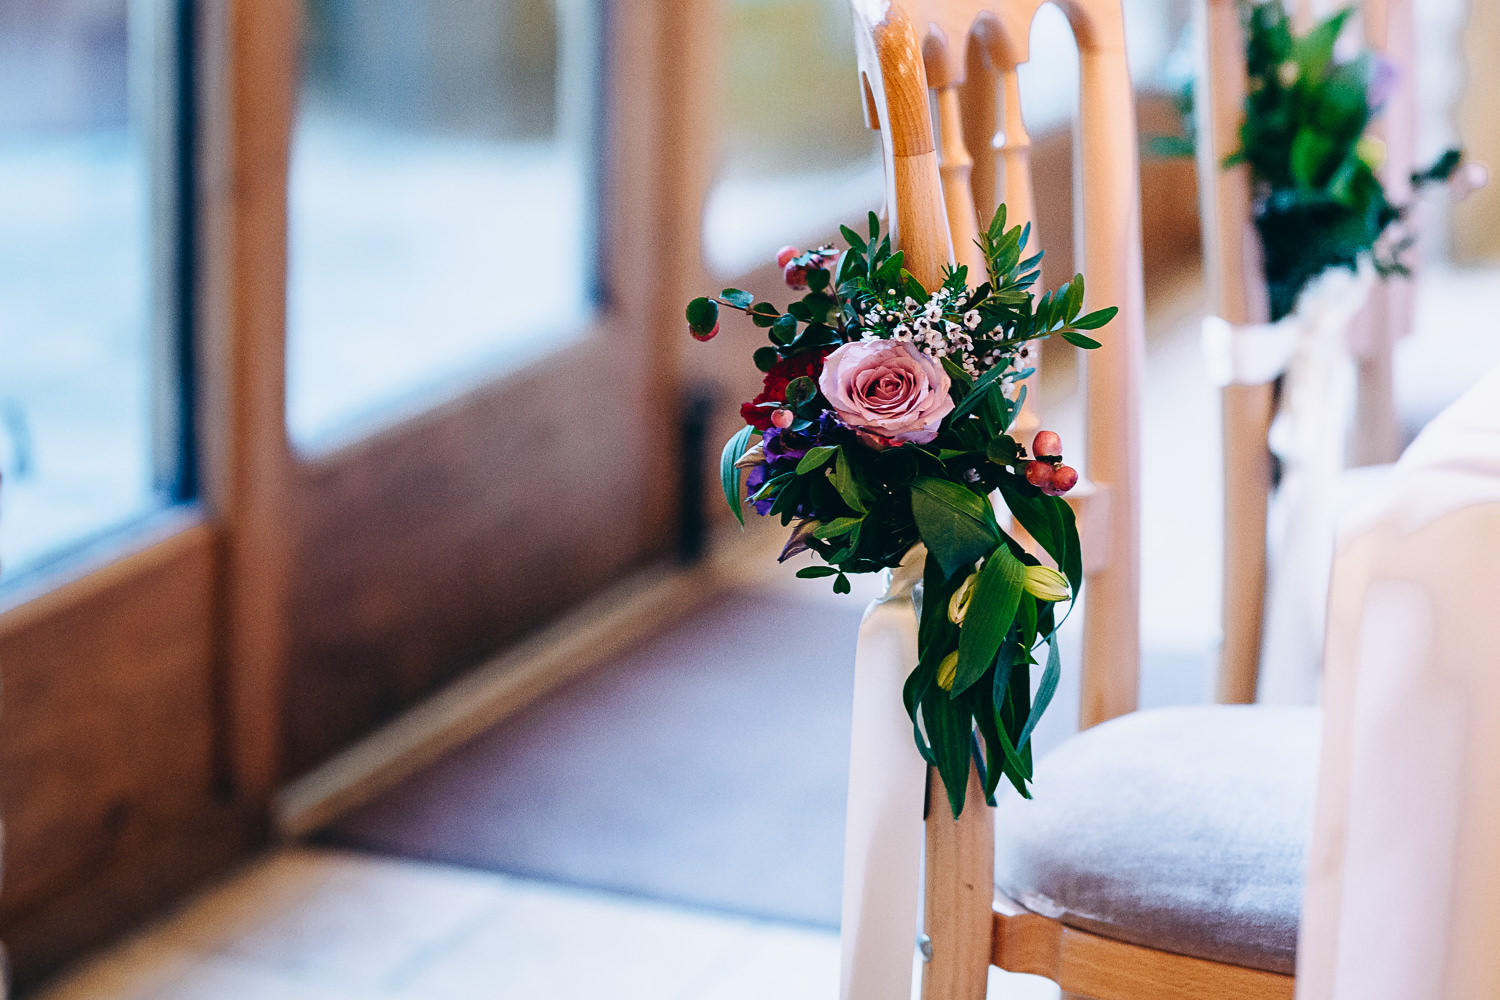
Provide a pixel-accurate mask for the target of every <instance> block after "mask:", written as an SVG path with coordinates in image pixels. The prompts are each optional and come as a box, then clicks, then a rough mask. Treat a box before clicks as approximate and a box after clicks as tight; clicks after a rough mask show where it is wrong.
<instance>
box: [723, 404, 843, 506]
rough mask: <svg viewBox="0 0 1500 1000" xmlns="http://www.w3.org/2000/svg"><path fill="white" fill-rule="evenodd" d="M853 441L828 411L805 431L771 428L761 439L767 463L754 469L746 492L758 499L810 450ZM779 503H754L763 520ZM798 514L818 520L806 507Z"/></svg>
mask: <svg viewBox="0 0 1500 1000" xmlns="http://www.w3.org/2000/svg"><path fill="white" fill-rule="evenodd" d="M852 440H854V434H853V432H851V431H850V430H849V428H847V427H845V426H844V425H843V424H842V423H840V422H839V420H838V418H837V417H835V416H834V415H833V414H832V413H829V412H827V411H825V412H824V413H823V415H822V416H820V417H819V418H818V419H817V420H816V421H814V422H813V425H812V426H811V427H809V428H807V429H806V430H804V431H794V430H792V429H791V428H786V429H782V428H780V427H770V428H767V430H766V431H765V432H764V433H763V434H762V435H761V439H760V442H761V445H762V446H763V447H764V448H765V455H766V460H765V461H764V462H763V463H761V464H760V465H757V466H756V467H755V468H753V469H751V470H750V472H749V474H747V475H746V476H745V492H746V494H747V495H749V496H754V495H755V493H756V491H758V490H759V489H760V488H761V487H762V486H764V485H765V484H766V483H767V482H768V481H769V480H771V479H775V478H776V477H777V476H779V475H782V474H783V473H787V472H792V471H794V470H795V469H796V468H797V463H799V462H801V461H802V456H804V455H806V454H807V452H808V449H810V448H813V447H816V446H818V445H836V444H844V443H846V442H849V441H852ZM775 502H776V501H775V499H774V498H773V497H767V498H765V499H763V500H752V501H750V503H751V505H752V506H754V507H755V510H756V512H757V513H759V514H760V515H761V516H765V515H766V514H769V513H771V506H772V505H773V504H774V503H775ZM794 513H795V514H796V515H797V516H798V517H815V516H816V513H815V512H814V511H811V510H808V509H806V507H805V505H802V504H799V505H798V506H797V509H796V510H795V511H794Z"/></svg>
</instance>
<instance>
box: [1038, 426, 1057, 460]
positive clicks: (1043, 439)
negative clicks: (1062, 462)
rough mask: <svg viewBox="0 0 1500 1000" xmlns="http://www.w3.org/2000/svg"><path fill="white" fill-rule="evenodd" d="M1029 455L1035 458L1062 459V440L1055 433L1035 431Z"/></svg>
mask: <svg viewBox="0 0 1500 1000" xmlns="http://www.w3.org/2000/svg"><path fill="white" fill-rule="evenodd" d="M1031 454H1032V455H1034V456H1036V457H1037V458H1060V457H1062V438H1060V437H1058V436H1057V432H1056V431H1037V432H1036V437H1034V438H1032V439H1031Z"/></svg>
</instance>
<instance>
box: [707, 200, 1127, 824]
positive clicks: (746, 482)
mask: <svg viewBox="0 0 1500 1000" xmlns="http://www.w3.org/2000/svg"><path fill="white" fill-rule="evenodd" d="M1029 234H1030V227H1029V226H1028V227H1026V228H1024V229H1023V228H1021V227H1012V228H1010V229H1007V228H1006V226H1005V207H1004V206H1003V205H1002V206H1001V207H1000V209H999V210H998V211H997V212H996V214H995V217H994V220H993V221H992V222H991V223H990V225H989V226H988V228H987V229H986V230H985V231H984V232H983V233H982V234H981V235H980V238H979V241H978V242H979V247H980V249H981V250H982V251H983V256H984V262H985V271H986V274H985V276H984V280H983V281H981V282H980V283H979V284H978V286H977V287H974V288H970V287H969V275H968V273H967V269H966V268H965V267H962V266H960V267H950V268H948V269H947V270H946V271H945V272H944V277H943V282H942V284H941V286H940V287H938V288H935V289H932V290H930V291H929V290H928V289H926V288H924V287H922V285H921V284H920V283H919V282H918V281H917V280H916V279H915V278H913V277H912V275H911V274H910V273H909V272H907V271H906V270H905V269H904V268H903V267H902V262H903V254H902V252H901V251H896V252H894V253H893V252H892V251H891V242H890V237H889V236H884V237H882V236H881V233H880V223H879V220H878V219H877V217H876V216H875V214H874V213H873V212H872V213H870V219H869V237H868V239H863V238H861V237H860V236H859V235H858V234H857V233H855V232H854V231H853V230H851V229H849V228H848V227H844V228H843V235H844V238H845V239H846V240H847V241H848V243H849V250H848V251H846V252H844V253H843V254H839V253H838V252H836V251H835V250H834V249H833V247H831V246H825V247H820V248H818V249H816V250H812V251H808V252H805V253H804V252H802V251H799V250H797V249H796V248H795V247H786V248H784V249H783V250H782V251H781V253H780V254H779V255H778V257H777V261H778V263H779V264H780V265H781V267H782V268H783V273H784V277H785V279H786V283H787V284H788V285H789V286H791V287H792V288H793V289H795V290H799V291H804V292H805V293H806V294H805V295H803V297H802V298H801V299H800V300H798V301H796V302H793V303H791V304H790V305H789V306H787V309H786V311H785V312H782V311H780V310H778V309H777V308H776V307H775V306H772V305H770V304H768V303H765V302H757V301H755V300H754V298H753V297H752V296H751V295H750V294H749V293H748V292H744V291H741V290H739V289H735V288H726V289H724V291H723V292H722V293H721V294H720V295H719V296H718V297H716V298H699V299H694V300H693V301H692V303H690V304H689V305H688V308H687V319H688V327H689V330H690V332H691V333H692V334H693V336H694V337H696V338H698V339H699V340H707V339H709V338H711V337H713V336H714V335H715V334H716V333H717V332H718V329H719V312H720V308H721V307H725V308H730V309H734V310H737V311H739V312H742V313H744V314H745V315H746V316H748V317H749V319H750V321H751V322H752V323H754V324H755V325H756V326H758V327H761V328H763V329H765V330H766V332H767V335H768V336H769V339H770V344H769V345H768V346H765V347H761V348H760V349H759V350H757V351H756V352H755V364H756V366H757V367H758V368H759V369H760V370H761V371H762V372H764V373H765V380H764V387H763V389H762V391H761V393H760V394H759V395H757V396H756V397H755V398H754V399H753V400H751V401H750V402H748V403H746V404H745V405H744V407H743V408H742V410H741V415H742V416H743V417H744V420H745V424H746V426H745V427H744V429H743V430H741V431H740V432H739V433H737V434H735V435H734V437H733V438H732V439H730V441H729V443H728V444H727V445H726V446H725V448H724V454H723V458H722V460H721V463H720V472H721V479H722V483H723V487H724V495H725V497H726V499H727V500H728V502H729V506H730V508H731V510H733V512H734V514H735V516H736V517H737V518H739V519H740V522H741V524H743V523H744V514H743V511H742V506H741V500H740V489H741V486H742V481H741V478H742V476H743V487H744V489H745V491H746V493H747V495H748V502H749V504H750V505H751V506H752V507H754V509H755V511H756V512H757V513H758V514H761V515H764V516H780V518H781V520H782V523H783V524H784V525H792V524H793V522H795V526H794V527H793V529H792V533H791V537H790V539H789V540H788V542H787V544H786V547H785V549H784V550H783V551H782V555H781V558H782V560H785V559H787V558H789V557H790V556H792V555H794V554H797V553H799V552H806V551H811V552H813V553H815V554H816V555H817V556H819V557H821V559H822V562H823V564H822V565H814V566H809V567H806V568H804V569H802V570H800V571H799V572H798V574H797V575H798V576H800V577H832V578H833V589H834V590H835V591H836V592H840V593H848V592H849V589H850V587H849V579H848V576H847V575H846V574H849V573H863V572H870V571H874V570H879V569H884V568H890V567H895V566H898V565H900V563H901V561H902V558H903V557H904V556H905V555H906V554H907V553H908V552H910V551H911V550H912V548H913V547H914V546H916V545H917V544H919V543H920V544H924V545H925V546H926V550H927V557H926V563H925V565H924V567H923V579H922V591H921V601H920V607H921V611H920V619H921V620H920V626H919V631H918V647H919V648H918V663H917V666H916V668H915V669H914V670H913V671H912V673H911V675H910V677H909V678H908V679H907V682H906V686H905V691H904V697H905V701H906V708H907V711H908V712H909V713H910V714H911V717H912V722H913V728H914V731H915V734H916V741H917V747H918V749H919V750H920V751H921V753H922V755H923V756H924V757H925V758H926V759H927V760H928V761H929V762H930V763H931V764H932V765H933V766H935V767H936V768H937V769H938V771H939V773H940V774H941V776H942V779H943V784H944V785H945V786H946V788H947V790H948V799H949V803H950V805H951V806H952V809H953V814H954V816H955V817H956V816H957V815H958V814H959V813H960V812H961V811H962V809H963V805H964V797H965V789H966V786H967V778H968V771H969V761H970V759H971V755H972V756H973V759H974V760H975V761H976V762H977V763H978V765H979V767H980V770H981V773H982V774H983V776H984V787H985V795H986V798H987V799H989V800H991V801H993V799H992V796H993V794H994V791H995V788H996V787H997V786H998V784H999V782H1000V780H1001V777H1002V776H1004V777H1005V778H1007V779H1009V780H1010V782H1011V783H1012V784H1013V785H1014V786H1015V788H1016V789H1017V790H1018V791H1019V792H1020V793H1021V794H1022V795H1027V794H1028V792H1027V783H1028V782H1029V781H1030V780H1031V776H1032V762H1031V752H1030V744H1029V740H1030V737H1031V732H1032V730H1033V728H1034V727H1035V726H1036V723H1037V721H1038V719H1039V718H1040V717H1041V714H1042V712H1043V711H1044V710H1045V708H1046V707H1047V703H1048V701H1049V700H1050V699H1051V697H1052V693H1053V691H1054V689H1055V688H1056V686H1057V680H1058V673H1059V669H1060V668H1059V664H1058V655H1057V635H1056V633H1057V627H1058V625H1059V624H1060V621H1061V617H1062V616H1060V615H1059V613H1058V610H1057V605H1058V604H1059V603H1061V602H1064V601H1069V600H1071V599H1072V598H1074V597H1076V595H1077V593H1078V588H1079V586H1080V584H1081V583H1082V571H1081V568H1080V563H1079V549H1078V533H1077V529H1076V527H1075V525H1074V520H1073V513H1072V510H1071V508H1070V507H1069V506H1068V504H1067V503H1066V502H1065V501H1064V500H1063V499H1062V496H1063V494H1065V493H1067V492H1068V491H1069V490H1070V489H1072V488H1073V486H1074V485H1075V484H1076V483H1077V481H1078V473H1077V472H1076V471H1075V470H1074V469H1073V468H1072V467H1070V466H1068V465H1065V464H1063V461H1062V448H1061V442H1060V441H1059V439H1058V436H1057V435H1056V434H1054V433H1052V432H1050V431H1042V432H1040V433H1038V434H1037V435H1035V437H1034V438H1033V440H1032V441H1031V442H1030V450H1029V451H1028V449H1027V447H1026V446H1025V445H1024V444H1023V443H1022V442H1020V441H1017V440H1016V439H1015V438H1014V437H1012V436H1011V435H1010V433H1009V430H1010V428H1011V426H1012V424H1013V423H1014V421H1015V418H1016V415H1017V413H1018V412H1019V410H1020V407H1021V404H1022V402H1023V400H1024V398H1025V386H1024V384H1023V382H1024V380H1025V378H1026V377H1027V376H1028V375H1030V374H1031V372H1032V369H1031V368H1029V367H1025V366H1024V365H1025V362H1026V358H1027V357H1028V346H1027V345H1028V344H1030V343H1031V342H1033V341H1036V340H1039V339H1041V338H1044V337H1047V336H1050V335H1052V334H1057V335H1059V336H1062V337H1063V338H1065V339H1066V340H1068V341H1069V342H1070V343H1072V344H1074V345H1075V346H1078V347H1081V348H1094V347H1098V346H1099V344H1098V342H1096V341H1094V340H1093V339H1091V338H1090V337H1088V336H1087V335H1086V333H1085V331H1090V330H1096V329H1098V328H1099V327H1102V326H1104V325H1105V324H1106V323H1108V322H1109V320H1110V319H1111V318H1112V317H1113V316H1114V315H1115V312H1116V310H1115V309H1114V308H1113V307H1110V308H1107V309H1101V310H1098V311H1096V312H1091V313H1088V314H1086V315H1081V314H1080V313H1081V308H1082V304H1083V277H1082V276H1081V275H1077V276H1075V277H1074V278H1073V280H1072V281H1070V282H1067V283H1066V284H1064V285H1062V286H1061V287H1059V288H1057V289H1056V290H1055V291H1053V292H1050V293H1047V294H1044V295H1041V296H1040V297H1037V296H1036V295H1034V294H1033V291H1032V286H1034V285H1035V284H1036V282H1037V279H1038V277H1039V271H1038V265H1039V263H1040V261H1041V256H1042V255H1041V254H1040V253H1038V254H1036V255H1034V256H1030V257H1027V256H1026V242H1027V239H1028V236H1029ZM757 437H758V439H759V440H755V439H756V438H757ZM996 491H998V493H999V496H1000V497H1001V498H1002V499H1003V501H1004V503H1005V506H1006V507H1007V508H1008V509H1009V511H1010V513H1011V515H1012V516H1013V517H1014V520H1015V523H1016V524H1018V525H1020V527H1021V529H1023V530H1024V532H1025V533H1026V534H1027V535H1029V536H1030V538H1031V539H1034V540H1035V542H1036V543H1037V545H1038V546H1039V547H1040V552H1041V553H1042V554H1044V555H1045V557H1046V558H1047V559H1048V560H1050V562H1051V563H1052V565H1044V563H1043V561H1042V559H1041V558H1039V556H1038V555H1036V554H1033V552H1032V551H1030V550H1028V548H1027V547H1026V546H1024V545H1023V544H1022V543H1021V541H1020V539H1018V538H1017V537H1016V535H1015V534H1013V533H1012V532H1011V531H1007V530H1006V529H1005V528H1004V527H1002V525H1001V523H1000V522H999V521H998V520H997V519H996V517H995V509H994V506H993V505H992V503H991V500H990V496H991V494H992V493H995V492H996ZM1043 646H1046V647H1047V653H1046V667H1045V669H1044V672H1043V674H1042V678H1041V681H1040V684H1039V688H1038V690H1037V694H1036V697H1035V699H1034V700H1033V698H1032V694H1031V667H1032V666H1034V665H1036V664H1037V657H1038V653H1039V651H1040V650H1041V647H1043ZM976 729H977V736H976ZM980 739H982V740H983V750H982V751H981V748H980V742H979V741H980Z"/></svg>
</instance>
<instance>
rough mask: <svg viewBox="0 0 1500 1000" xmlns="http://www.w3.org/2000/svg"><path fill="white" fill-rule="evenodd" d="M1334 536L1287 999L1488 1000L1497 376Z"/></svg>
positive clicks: (1494, 972) (1494, 848)
mask: <svg viewBox="0 0 1500 1000" xmlns="http://www.w3.org/2000/svg"><path fill="white" fill-rule="evenodd" d="M1344 528H1345V530H1344V531H1343V532H1342V537H1341V540H1340V545H1339V552H1338V557H1337V560H1336V562H1335V565H1334V573H1333V588H1332V594H1331V600H1330V609H1329V623H1328V644H1327V656H1326V671H1327V672H1326V675H1325V686H1324V699H1323V703H1324V725H1323V751H1322V755H1321V764H1320V774H1319V777H1318V793H1317V802H1316V806H1315V809H1314V822H1313V836H1312V843H1311V847H1310V851H1309V870H1308V880H1307V888H1306V895H1305V899H1304V903H1303V911H1302V925H1301V931H1300V940H1299V943H1298V948H1297V981H1298V983H1297V985H1298V992H1297V995H1298V997H1300V998H1306V1000H1312V998H1318V1000H1324V998H1332V1000H1345V998H1348V1000H1353V998H1358V1000H1398V998H1399V1000H1405V998H1408V997H1423V998H1430V1000H1450V998H1451V1000H1458V998H1461V997H1464V998H1466V997H1494V996H1500V952H1497V950H1496V948H1495V941H1496V940H1497V939H1500V895H1497V894H1496V893H1495V891H1494V887H1495V885H1496V884H1497V883H1500V795H1497V791H1496V790H1497V789H1500V672H1497V671H1496V670H1495V664H1496V663H1497V662H1500V619H1497V618H1496V616H1495V613H1494V594H1495V592H1496V590H1497V589H1500V370H1497V371H1495V372H1492V373H1491V374H1490V375H1488V376H1487V377H1486V378H1484V379H1483V380H1482V381H1481V382H1479V383H1478V384H1477V385H1476V386H1475V387H1474V388H1473V389H1471V390H1470V391H1469V392H1468V393H1467V394H1465V395H1464V396H1463V397H1462V398H1461V399H1460V400H1459V401H1458V402H1457V403H1455V404H1453V405H1452V406H1450V407H1449V408H1448V409H1447V410H1445V411H1443V413H1441V414H1440V415H1438V416H1437V417H1436V418H1435V419H1434V420H1433V421H1432V423H1431V424H1429V425H1428V427H1427V428H1426V429H1425V430H1424V431H1423V432H1422V434H1421V435H1420V436H1419V437H1418V438H1417V440H1416V441H1415V442H1414V443H1413V444H1412V445H1411V447H1410V448H1408V449H1407V451H1406V453H1405V454H1404V455H1403V456H1402V457H1401V460H1400V461H1399V462H1398V463H1397V464H1396V466H1395V469H1394V470H1393V471H1392V473H1391V476H1390V479H1389V480H1388V482H1387V485H1386V490H1385V491H1384V493H1383V495H1382V496H1381V497H1380V498H1379V499H1378V500H1377V501H1376V502H1375V503H1373V504H1372V505H1369V506H1367V507H1366V508H1364V509H1362V510H1360V511H1358V512H1357V513H1355V514H1353V515H1351V516H1350V518H1349V519H1348V520H1347V521H1346V522H1345V525H1344Z"/></svg>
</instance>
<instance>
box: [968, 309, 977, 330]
mask: <svg viewBox="0 0 1500 1000" xmlns="http://www.w3.org/2000/svg"><path fill="white" fill-rule="evenodd" d="M964 326H966V327H968V328H969V329H970V330H973V329H975V328H977V327H978V326H979V310H978V309H970V310H969V311H968V312H966V313H964Z"/></svg>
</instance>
